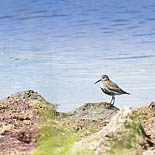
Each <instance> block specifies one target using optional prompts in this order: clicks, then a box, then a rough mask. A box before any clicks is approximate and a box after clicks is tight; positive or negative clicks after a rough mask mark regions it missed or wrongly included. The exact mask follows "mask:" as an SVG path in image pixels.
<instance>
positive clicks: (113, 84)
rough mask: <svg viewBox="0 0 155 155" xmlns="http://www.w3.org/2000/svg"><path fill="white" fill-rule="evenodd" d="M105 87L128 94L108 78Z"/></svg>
mask: <svg viewBox="0 0 155 155" xmlns="http://www.w3.org/2000/svg"><path fill="white" fill-rule="evenodd" d="M106 87H107V88H108V89H109V90H111V91H115V92H118V93H121V94H128V93H127V92H125V91H124V90H122V89H121V88H120V87H119V86H118V85H117V84H116V83H114V82H112V81H111V80H108V81H107V82H106Z"/></svg>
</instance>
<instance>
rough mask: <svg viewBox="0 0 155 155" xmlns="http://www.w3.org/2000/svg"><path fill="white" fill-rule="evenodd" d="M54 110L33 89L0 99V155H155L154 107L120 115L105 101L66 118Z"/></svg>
mask: <svg viewBox="0 0 155 155" xmlns="http://www.w3.org/2000/svg"><path fill="white" fill-rule="evenodd" d="M56 108H57V107H56V105H54V104H51V103H48V102H47V101H46V100H45V99H44V98H43V97H42V96H41V95H39V94H38V93H37V92H34V91H33V90H26V91H22V92H18V93H16V94H14V95H11V96H9V97H6V98H4V99H2V100H0V129H1V130H0V154H2V155H3V154H4V155H8V154H9V155H74V154H75V155H77V154H78V155H94V154H95V155H102V154H105V155H106V154H107V155H111V154H115V155H117V154H118V155H121V154H123V155H124V154H127V155H130V154H131V155H137V154H139V155H140V154H142V155H154V154H155V146H154V143H155V102H151V103H148V104H146V105H145V106H143V107H139V108H136V109H132V108H130V107H126V108H123V109H121V110H119V109H118V108H117V107H115V106H110V105H109V104H108V103H106V102H99V103H86V104H84V105H83V106H82V107H79V108H77V109H75V110H74V111H72V112H68V113H63V112H58V111H57V110H56Z"/></svg>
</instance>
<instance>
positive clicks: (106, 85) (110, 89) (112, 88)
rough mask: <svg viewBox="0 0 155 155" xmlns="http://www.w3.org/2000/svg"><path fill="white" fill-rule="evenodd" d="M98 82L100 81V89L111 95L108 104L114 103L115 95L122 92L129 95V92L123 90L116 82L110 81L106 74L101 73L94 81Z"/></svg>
mask: <svg viewBox="0 0 155 155" xmlns="http://www.w3.org/2000/svg"><path fill="white" fill-rule="evenodd" d="M98 82H101V83H100V88H101V90H102V91H103V92H104V93H105V94H107V95H110V96H112V99H111V101H110V105H114V103H115V96H116V95H122V94H128V95H130V93H128V92H126V91H124V90H123V89H121V88H120V87H119V86H118V85H117V84H116V83H114V82H113V81H111V80H110V78H109V77H108V75H102V76H101V78H100V79H99V80H98V81H96V82H95V84H96V83H98Z"/></svg>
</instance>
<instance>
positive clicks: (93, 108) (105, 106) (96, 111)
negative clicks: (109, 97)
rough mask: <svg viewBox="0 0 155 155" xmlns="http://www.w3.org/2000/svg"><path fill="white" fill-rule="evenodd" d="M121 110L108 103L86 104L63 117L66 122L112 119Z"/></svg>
mask: <svg viewBox="0 0 155 155" xmlns="http://www.w3.org/2000/svg"><path fill="white" fill-rule="evenodd" d="M118 111H119V109H118V108H117V107H115V106H111V105H110V104H109V103H106V102H99V103H86V104H84V105H83V106H81V107H79V108H76V109H75V111H73V112H68V113H66V115H63V117H62V118H63V119H65V120H80V119H94V120H98V119H102V120H106V119H110V118H112V117H113V116H114V115H115V114H116V113H117V112H118Z"/></svg>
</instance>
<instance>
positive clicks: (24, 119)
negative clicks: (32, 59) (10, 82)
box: [0, 90, 56, 155]
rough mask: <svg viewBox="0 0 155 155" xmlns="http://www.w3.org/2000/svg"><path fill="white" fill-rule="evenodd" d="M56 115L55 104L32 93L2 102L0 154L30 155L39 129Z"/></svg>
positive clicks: (23, 92) (15, 95)
mask: <svg viewBox="0 0 155 155" xmlns="http://www.w3.org/2000/svg"><path fill="white" fill-rule="evenodd" d="M54 114H56V111H55V109H54V105H52V104H49V103H48V102H47V101H46V100H45V99H44V98H43V97H42V96H41V95H39V94H38V93H37V92H34V91H33V90H26V91H22V92H18V93H16V94H13V95H11V96H8V97H6V98H4V99H2V100H0V127H1V130H0V154H6V155H8V154H18V153H19V154H28V152H30V151H31V150H33V149H34V142H35V141H36V138H35V135H36V132H37V126H38V125H39V124H40V122H41V121H42V120H43V119H46V118H53V116H54ZM21 152H22V153H21Z"/></svg>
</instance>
